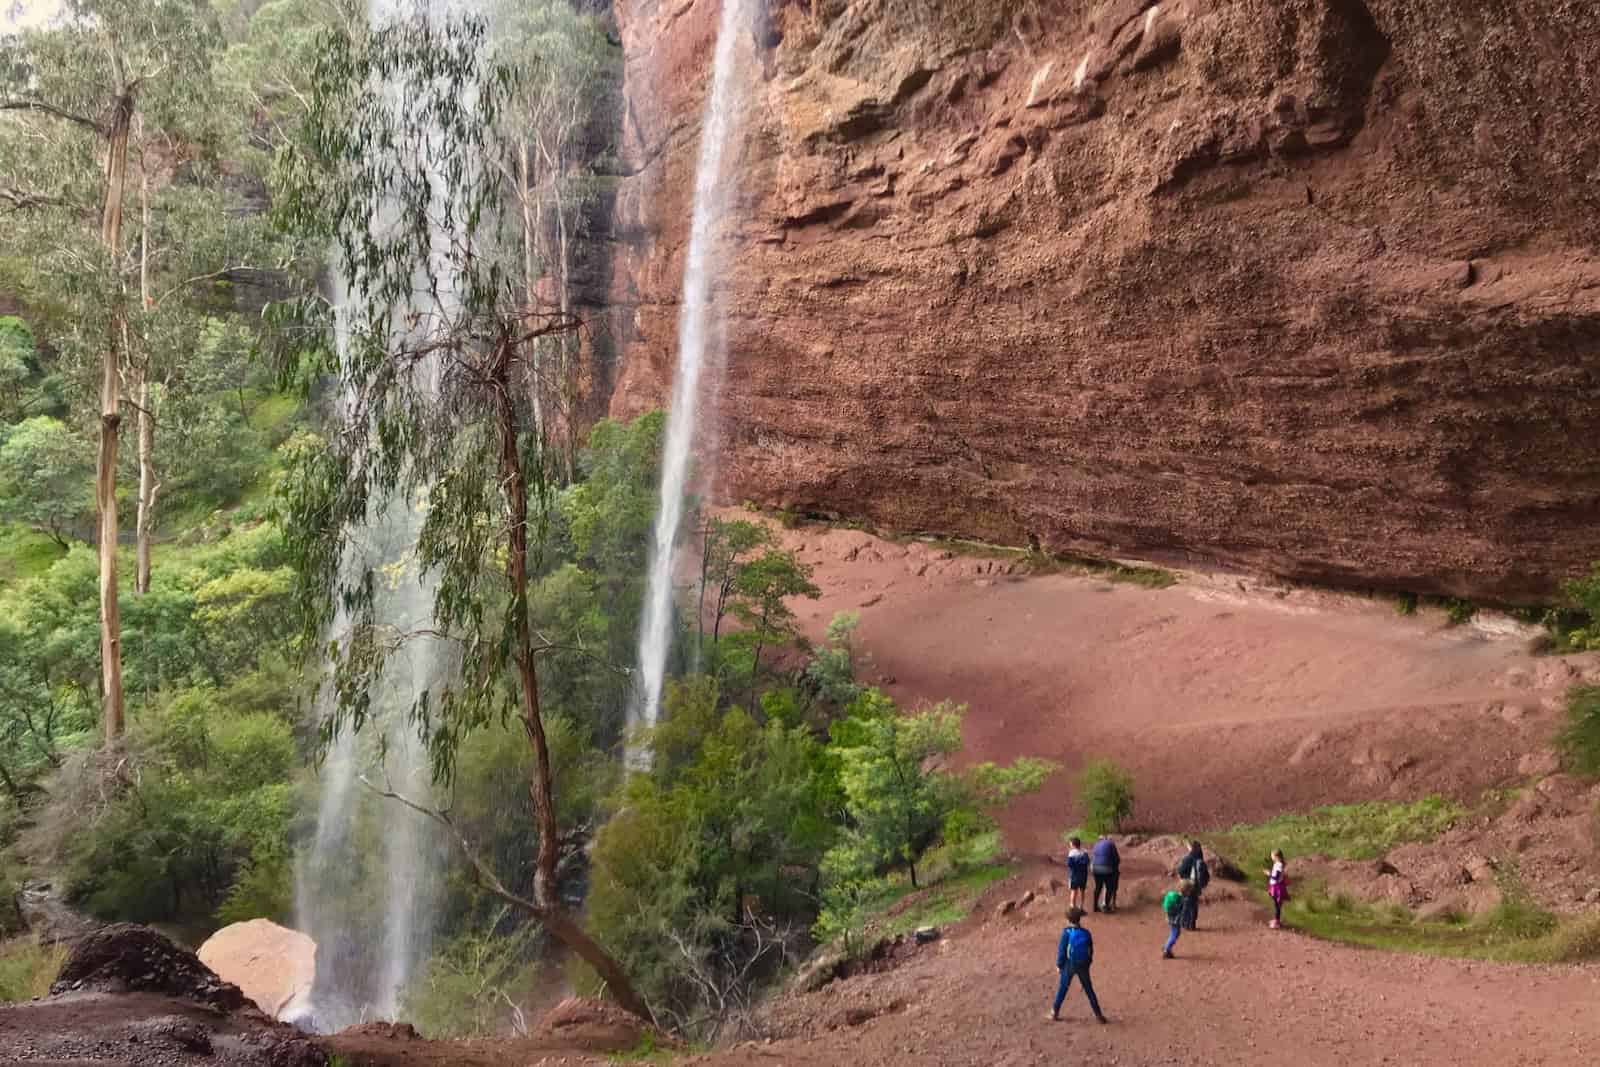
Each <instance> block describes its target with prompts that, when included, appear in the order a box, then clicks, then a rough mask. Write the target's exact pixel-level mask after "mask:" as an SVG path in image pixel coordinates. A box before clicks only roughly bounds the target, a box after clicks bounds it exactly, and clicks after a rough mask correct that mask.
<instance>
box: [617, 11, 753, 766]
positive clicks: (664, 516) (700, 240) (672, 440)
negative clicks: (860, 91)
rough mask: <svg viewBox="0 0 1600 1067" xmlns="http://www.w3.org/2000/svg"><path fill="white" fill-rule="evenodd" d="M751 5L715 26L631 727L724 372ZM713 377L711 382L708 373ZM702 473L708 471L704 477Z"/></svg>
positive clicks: (669, 612)
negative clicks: (728, 259)
mask: <svg viewBox="0 0 1600 1067" xmlns="http://www.w3.org/2000/svg"><path fill="white" fill-rule="evenodd" d="M750 2H751V0H723V4H722V17H721V19H720V21H719V23H718V26H717V47H716V55H715V58H714V60H713V64H712V74H711V91H710V92H709V93H707V94H706V104H705V115H704V118H703V120H702V122H701V126H700V161H699V163H698V165H697V167H696V170H695V182H694V213H693V216H692V220H691V223H690V230H689V254H688V259H687V261H686V263H685V264H684V271H683V305H682V310H681V311H680V312H679V317H678V370H677V377H676V379H675V381H674V383H673V388H672V406H671V408H670V409H669V410H668V412H667V440H666V446H665V449H664V450H663V453H662V457H661V504H660V510H659V511H658V512H657V513H656V524H655V536H654V538H653V540H652V543H651V554H650V576H649V586H648V589H647V591H646V593H645V604H644V619H643V621H642V624H641V626H640V631H639V675H640V692H639V702H638V705H637V708H636V711H635V714H634V717H633V719H634V721H633V725H635V726H645V727H650V726H654V725H655V722H656V716H657V714H658V713H659V711H660V707H661V687H662V684H663V683H664V682H665V680H666V672H667V655H668V653H669V652H671V646H672V634H673V630H674V626H673V619H674V608H673V595H672V594H673V586H672V565H673V555H674V548H675V546H676V544H677V541H678V536H679V533H680V527H681V526H682V525H683V513H684V504H685V500H684V497H685V493H686V491H687V489H688V482H689V458H690V453H691V451H692V450H693V448H694V446H695V444H696V443H697V441H698V440H700V438H701V436H702V430H701V425H700V424H701V393H702V390H705V389H710V390H714V389H715V388H716V385H717V380H716V379H717V378H718V377H719V376H720V372H721V370H722V365H723V357H724V354H725V353H724V349H723V344H722V331H721V330H720V329H719V328H718V325H719V324H718V322H717V320H716V313H717V308H716V306H715V301H714V299H713V296H712V292H711V284H712V282H713V280H715V279H716V278H717V277H718V276H719V275H720V274H721V272H722V270H723V268H724V266H725V263H724V257H723V255H722V252H723V245H722V243H721V242H719V241H718V239H717V237H718V232H717V231H718V229H719V225H720V223H721V222H722V220H723V218H724V216H725V215H726V213H727V209H728V206H729V204H730V202H731V201H732V194H733V185H734V182H733V177H732V175H731V174H730V173H729V170H728V166H727V154H728V151H727V150H728V147H729V146H730V145H731V144H733V143H734V142H735V140H736V138H737V137H738V134H739V130H738V126H739V123H738V121H737V119H738V114H737V112H736V110H735V105H736V103H737V99H736V93H735V89H736V87H737V82H738V78H737V77H736V74H737V66H738V64H737V59H738V50H737V48H736V45H737V42H738V38H739V30H740V28H741V27H742V26H745V25H747V24H748V19H747V18H746V17H745V9H746V8H747V7H748V6H749V4H750ZM708 370H709V371H710V377H709V378H707V376H706V372H707V371H708ZM702 473H703V472H702ZM628 759H629V763H630V764H631V765H633V766H636V767H637V766H645V765H648V763H649V760H650V756H649V753H648V752H644V751H631V752H630V753H629V756H628Z"/></svg>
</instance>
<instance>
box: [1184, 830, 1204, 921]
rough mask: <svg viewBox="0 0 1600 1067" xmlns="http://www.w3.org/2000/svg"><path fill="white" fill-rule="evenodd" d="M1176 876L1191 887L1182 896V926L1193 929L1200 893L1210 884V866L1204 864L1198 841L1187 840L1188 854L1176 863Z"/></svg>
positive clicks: (1198, 908) (1202, 851)
mask: <svg viewBox="0 0 1600 1067" xmlns="http://www.w3.org/2000/svg"><path fill="white" fill-rule="evenodd" d="M1178 877H1179V878H1182V879H1183V880H1184V881H1186V882H1188V883H1189V885H1190V887H1191V888H1190V893H1189V895H1188V896H1187V897H1185V898H1184V905H1185V906H1184V911H1183V928H1184V929H1185V930H1193V929H1195V926H1196V924H1197V923H1198V922H1199V920H1200V894H1201V892H1202V891H1204V889H1205V887H1206V886H1208V885H1210V884H1211V868H1210V867H1207V866H1206V854H1205V850H1204V849H1202V848H1201V847H1200V842H1198V841H1191V842H1189V854H1188V855H1187V856H1185V857H1183V862H1182V863H1180V864H1178Z"/></svg>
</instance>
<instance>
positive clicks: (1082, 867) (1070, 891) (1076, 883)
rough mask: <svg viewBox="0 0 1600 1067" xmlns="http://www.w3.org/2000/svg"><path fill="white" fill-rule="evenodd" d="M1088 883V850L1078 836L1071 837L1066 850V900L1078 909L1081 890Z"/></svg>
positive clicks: (1081, 898)
mask: <svg viewBox="0 0 1600 1067" xmlns="http://www.w3.org/2000/svg"><path fill="white" fill-rule="evenodd" d="M1088 885H1089V852H1088V850H1087V849H1085V848H1084V847H1083V842H1082V841H1080V840H1079V839H1078V838H1076V837H1074V838H1073V839H1072V848H1070V849H1069V850H1068V851H1067V901H1068V903H1070V904H1071V905H1072V907H1074V908H1077V909H1078V910H1079V911H1082V910H1083V891H1084V889H1086V888H1087V887H1088Z"/></svg>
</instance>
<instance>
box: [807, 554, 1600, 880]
mask: <svg viewBox="0 0 1600 1067" xmlns="http://www.w3.org/2000/svg"><path fill="white" fill-rule="evenodd" d="M779 533H780V536H781V537H782V539H783V541H784V542H785V544H786V545H788V546H789V547H791V548H794V549H797V550H798V551H799V553H800V556H801V558H802V559H804V560H805V561H806V562H807V563H810V564H812V566H813V567H814V568H815V575H814V580H815V582H816V583H817V585H818V586H819V587H820V588H821V590H822V596H821V597H820V598H819V599H817V600H815V601H802V602H800V603H798V604H797V605H796V611H797V614H798V615H799V616H800V618H801V621H802V624H803V626H804V628H805V630H806V632H807V634H808V636H810V637H811V638H812V639H813V640H816V639H820V638H821V636H822V633H823V630H824V629H825V628H826V625H827V622H828V620H829V619H831V618H832V617H833V616H834V614H835V613H837V612H841V611H854V612H857V613H859V615H860V616H861V624H860V628H859V630H858V632H857V633H858V644H859V646H860V647H861V649H862V650H863V651H864V652H865V653H866V654H867V655H868V656H870V658H871V665H870V667H868V668H867V669H866V670H865V671H864V672H863V673H864V675H865V677H866V679H867V680H868V681H871V682H875V683H877V684H880V685H881V686H882V687H883V688H884V689H885V690H887V691H888V692H889V693H891V694H893V695H894V696H895V697H897V698H898V699H900V700H901V701H902V702H903V703H904V704H906V705H908V706H916V705H917V704H920V703H923V702H928V701H936V700H941V699H946V698H948V699H953V700H957V701H960V702H962V703H965V704H967V705H968V706H969V713H968V717H967V720H966V729H965V735H966V742H967V753H966V757H967V758H968V759H973V760H990V759H992V760H1010V759H1013V758H1015V757H1017V756H1021V755H1032V756H1041V757H1044V758H1047V759H1051V760H1055V761H1057V762H1058V763H1060V764H1061V765H1062V767H1063V768H1064V770H1063V773H1062V774H1059V775H1057V776H1055V777H1054V778H1052V779H1051V781H1050V782H1049V783H1048V784H1047V786H1046V788H1045V789H1044V790H1043V791H1042V792H1041V793H1040V794H1039V795H1037V796H1035V797H1031V798H1028V799H1026V800H1024V801H1022V802H1021V803H1019V804H1017V805H1016V806H1015V807H1014V808H1013V809H1012V810H1011V811H1010V812H1008V813H1007V814H1005V815H1004V816H1003V818H1002V823H1003V826H1004V829H1005V831H1006V835H1007V838H1008V841H1009V842H1010V844H1011V845H1012V847H1013V848H1016V849H1018V850H1019V851H1023V852H1027V853H1041V852H1053V851H1055V850H1056V849H1057V848H1058V845H1059V840H1060V833H1061V831H1062V830H1064V829H1066V828H1068V827H1070V826H1071V825H1072V824H1073V821H1074V818H1075V812H1074V811H1073V809H1072V804H1071V799H1070V792H1071V790H1070V777H1069V775H1070V772H1071V771H1073V770H1075V769H1076V768H1078V767H1080V766H1081V765H1082V764H1083V763H1084V762H1085V761H1086V760H1087V759H1089V758H1092V757H1095V756H1108V757H1110V758H1112V759H1114V760H1116V761H1117V762H1118V763H1120V764H1122V765H1123V766H1125V767H1127V768H1128V769H1129V770H1130V771H1131V772H1132V773H1133V775H1134V777H1135V780H1136V783H1137V791H1138V798H1139V799H1138V808H1137V811H1136V813H1135V819H1134V821H1135V823H1136V824H1138V825H1140V826H1143V827H1149V828H1159V829H1163V830H1203V829H1214V828H1217V827H1220V826H1226V825H1231V824H1233V823H1236V822H1240V821H1254V820H1259V819H1263V818H1267V817H1270V816H1271V815H1273V814H1276V813H1278V812H1281V811H1293V810H1303V809H1305V808H1308V807H1313V806H1316V805H1320V804H1329V803H1340V802H1348V801H1351V800H1359V799H1381V798H1407V799H1409V798H1414V797H1417V796H1422V795H1426V794H1428V793H1435V792H1439V793H1445V794H1448V795H1452V796H1455V797H1458V798H1460V799H1463V800H1475V799H1476V798H1477V796H1478V795H1479V794H1480V793H1481V792H1482V790H1483V789H1484V788H1486V787H1488V786H1492V785H1498V784H1502V783H1505V782H1508V781H1512V780H1514V779H1516V778H1517V777H1518V773H1519V772H1518V765H1519V763H1521V762H1522V761H1523V759H1524V758H1525V757H1526V756H1527V755H1528V754H1529V753H1530V752H1535V751H1538V750H1539V749H1541V748H1544V747H1547V746H1548V744H1549V739H1550V737H1551V735H1552V733H1553V731H1554V729H1555V724H1556V722H1557V718H1558V716H1559V708H1560V706H1561V704H1560V702H1561V698H1562V696H1563V694H1564V693H1565V691H1566V689H1567V687H1568V686H1569V685H1570V684H1571V683H1572V682H1573V681H1574V680H1577V679H1579V678H1583V677H1589V678H1594V677H1597V676H1600V663H1597V660H1596V658H1595V657H1593V656H1585V657H1539V656H1534V655H1531V654H1529V652H1528V642H1529V638H1530V636H1531V635H1532V634H1531V631H1530V630H1529V629H1527V628H1525V627H1518V626H1517V625H1516V624H1514V623H1511V622H1510V620H1508V619H1505V618H1504V617H1495V616H1490V615H1485V616H1484V617H1482V618H1480V619H1477V620H1475V621H1474V622H1473V623H1471V624H1468V625H1465V626H1459V627H1451V626H1449V625H1448V623H1447V621H1446V619H1445V617H1444V613H1443V612H1442V611H1441V610H1439V609H1437V608H1435V609H1425V610H1423V611H1422V612H1420V613H1418V614H1417V615H1415V616H1411V617H1402V616H1400V615H1399V614H1398V613H1397V612H1396V611H1395V608H1394V601H1393V600H1392V599H1386V598H1367V597H1359V596H1349V595H1341V594H1335V593H1329V592H1325V591H1319V590H1310V589H1293V588H1289V587H1284V586H1275V585H1271V584H1264V583H1261V582H1258V581H1254V580H1249V579H1243V578H1236V577H1229V576H1205V575H1186V576H1185V577H1184V580H1183V581H1182V582H1180V583H1179V584H1177V585H1175V586H1172V587H1170V588H1167V589H1146V588H1142V587H1139V586H1135V585H1130V584H1125V583H1116V582H1111V581H1108V580H1106V579H1105V578H1103V577H1100V576H1094V575H1074V574H1056V575H1049V576H1042V577H1022V576H1020V575H1016V574H1009V573H1006V571H1007V569H1008V568H1010V567H1012V565H1013V562H1014V561H1010V560H1005V559H999V560H994V559H983V558H973V557H964V556H960V555H955V556H952V557H951V558H941V557H944V556H948V555H950V554H949V553H947V552H944V551H941V550H940V549H939V548H938V547H937V546H932V545H924V544H920V543H912V544H910V545H902V544H895V543H890V542H885V541H881V540H878V539H875V538H873V537H871V536H869V535H867V534H865V533H860V532H855V531H846V530H831V529H827V528H822V527H812V528H801V529H797V530H782V531H779ZM919 572H920V573H919Z"/></svg>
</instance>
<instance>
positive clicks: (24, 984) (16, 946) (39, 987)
mask: <svg viewBox="0 0 1600 1067" xmlns="http://www.w3.org/2000/svg"><path fill="white" fill-rule="evenodd" d="M66 959H67V950H66V949H65V948H64V947H62V946H61V945H46V944H44V943H43V942H42V941H39V940H37V939H33V938H29V939H27V940H22V941H14V942H12V943H11V945H9V946H7V947H4V948H0V1004H15V1003H17V1002H19V1001H24V1000H32V999H33V998H34V997H42V996H44V995H45V994H47V993H49V992H50V983H51V982H54V981H55V980H56V975H58V974H60V973H61V965H62V964H63V963H64V962H66Z"/></svg>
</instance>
